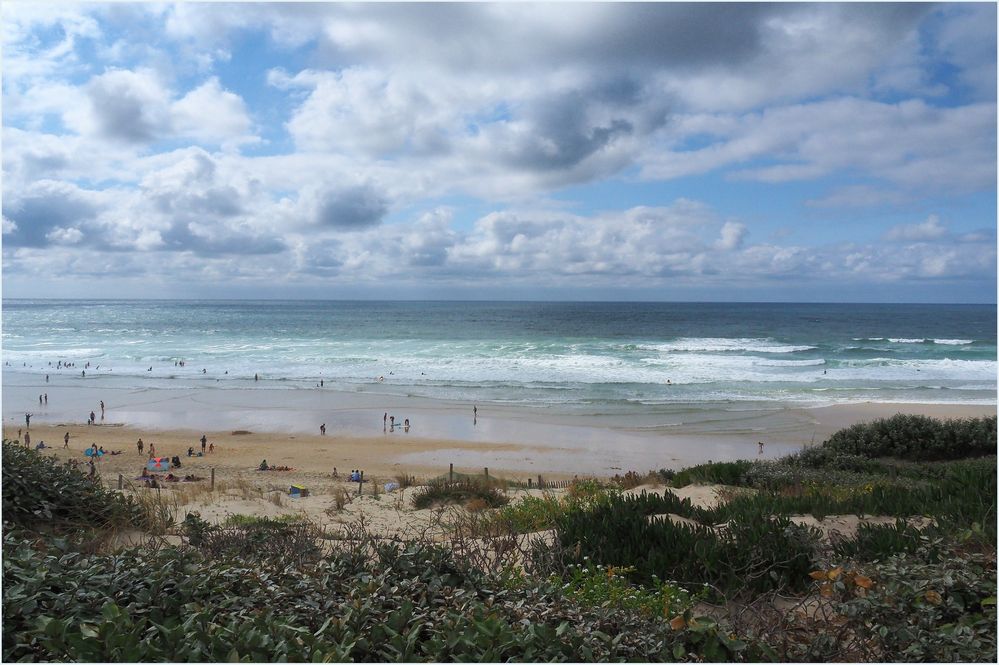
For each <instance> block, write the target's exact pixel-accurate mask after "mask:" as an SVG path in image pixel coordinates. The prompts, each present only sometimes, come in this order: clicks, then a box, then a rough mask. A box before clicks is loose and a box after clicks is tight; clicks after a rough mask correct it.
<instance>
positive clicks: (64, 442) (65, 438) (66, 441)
mask: <svg viewBox="0 0 999 665" xmlns="http://www.w3.org/2000/svg"><path fill="white" fill-rule="evenodd" d="M62 447H63V448H69V432H66V434H65V435H63V437H62Z"/></svg>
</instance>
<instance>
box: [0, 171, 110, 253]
mask: <svg viewBox="0 0 999 665" xmlns="http://www.w3.org/2000/svg"><path fill="white" fill-rule="evenodd" d="M99 198H100V197H99V196H98V195H96V194H95V193H93V192H88V191H85V190H82V189H80V188H79V187H76V186H74V185H71V184H69V183H63V182H56V181H51V180H42V181H39V182H37V183H35V184H34V186H33V187H32V188H31V189H30V190H28V191H26V192H19V193H17V194H15V195H14V196H9V195H8V196H5V197H4V206H3V217H4V219H5V225H4V244H5V245H10V246H13V247H18V246H27V247H43V246H45V245H46V244H47V243H48V240H47V236H48V234H49V233H52V232H55V233H57V235H58V229H60V228H73V227H75V226H77V225H79V224H81V223H85V222H88V221H91V220H93V219H94V218H95V217H96V215H97V214H98V212H99V211H100V210H101V208H102V207H103V206H102V204H101V202H100V200H99ZM6 222H10V224H11V225H10V226H8V224H7V223H6ZM8 228H9V229H10V230H9V231H8Z"/></svg>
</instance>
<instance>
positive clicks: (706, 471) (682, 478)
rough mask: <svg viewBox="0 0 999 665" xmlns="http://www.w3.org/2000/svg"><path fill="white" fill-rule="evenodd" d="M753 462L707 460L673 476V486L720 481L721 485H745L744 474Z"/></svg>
mask: <svg viewBox="0 0 999 665" xmlns="http://www.w3.org/2000/svg"><path fill="white" fill-rule="evenodd" d="M753 464H754V462H750V461H748V460H737V461H735V462H709V463H707V464H698V465H697V466H691V467H687V468H686V469H683V470H682V471H679V472H678V473H677V474H676V475H675V476H674V477H673V486H674V487H684V486H686V485H690V484H692V483H703V484H707V483H720V484H722V485H745V484H746V483H745V480H744V476H745V474H746V473H747V472H748V471H749V470H750V469H751V468H752V466H753Z"/></svg>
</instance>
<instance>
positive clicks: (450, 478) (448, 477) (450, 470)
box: [447, 463, 454, 483]
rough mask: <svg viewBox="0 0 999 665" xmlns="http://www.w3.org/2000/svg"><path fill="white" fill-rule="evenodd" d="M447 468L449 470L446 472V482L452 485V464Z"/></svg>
mask: <svg viewBox="0 0 999 665" xmlns="http://www.w3.org/2000/svg"><path fill="white" fill-rule="evenodd" d="M449 466H450V468H449V469H448V472H447V481H448V482H449V483H453V482H454V464H453V463H452V464H450V465H449Z"/></svg>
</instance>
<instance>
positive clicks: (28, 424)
mask: <svg viewBox="0 0 999 665" xmlns="http://www.w3.org/2000/svg"><path fill="white" fill-rule="evenodd" d="M24 429H31V414H30V413H26V414H24Z"/></svg>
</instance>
